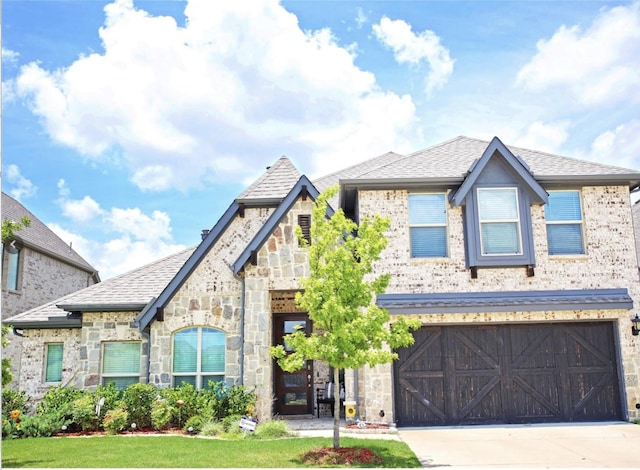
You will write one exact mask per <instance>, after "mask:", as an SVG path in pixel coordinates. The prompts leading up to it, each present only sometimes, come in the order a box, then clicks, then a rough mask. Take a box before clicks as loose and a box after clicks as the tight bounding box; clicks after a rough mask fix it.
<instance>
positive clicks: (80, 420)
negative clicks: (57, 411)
mask: <svg viewBox="0 0 640 470" xmlns="http://www.w3.org/2000/svg"><path fill="white" fill-rule="evenodd" d="M96 402H97V400H96V397H95V395H94V394H93V393H85V394H84V395H82V396H81V397H80V398H76V399H75V400H74V401H73V407H72V410H73V411H72V412H73V423H74V424H75V425H77V426H79V427H80V429H82V430H83V431H95V430H97V429H98V425H99V423H100V421H99V417H98V415H97V414H96Z"/></svg>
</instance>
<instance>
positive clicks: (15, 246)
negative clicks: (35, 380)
mask: <svg viewBox="0 0 640 470" xmlns="http://www.w3.org/2000/svg"><path fill="white" fill-rule="evenodd" d="M23 217H28V218H29V220H30V222H31V223H30V225H29V226H28V227H25V228H23V229H22V230H19V231H16V232H15V233H14V237H13V240H11V241H10V242H9V243H8V245H7V246H4V244H3V246H2V319H3V320H5V319H7V318H10V317H12V316H14V315H16V314H18V313H21V312H24V311H25V310H29V309H31V308H34V307H37V306H39V305H42V304H44V303H45V302H48V301H50V300H54V299H57V298H59V297H61V296H63V295H66V294H68V293H70V292H74V291H77V290H80V289H83V288H85V287H87V286H90V285H93V284H95V283H97V282H100V277H99V275H98V271H96V269H95V268H94V267H93V266H91V265H90V264H89V263H88V262H87V261H86V260H85V259H84V258H82V256H80V255H79V254H78V253H77V252H76V251H75V250H74V249H73V248H72V247H71V246H70V245H68V244H67V243H65V242H64V241H62V240H61V239H60V237H58V236H57V235H56V234H55V233H53V231H51V230H50V229H49V228H48V227H47V226H46V225H45V224H44V223H42V221H40V219H38V218H37V217H36V216H35V215H34V214H32V213H31V212H30V211H29V210H28V209H27V208H26V207H24V206H23V205H22V204H21V203H20V202H18V201H17V200H15V199H14V198H12V197H11V196H9V195H8V194H5V193H4V192H3V193H2V220H3V221H4V220H13V221H15V222H18V221H21V220H22V218H23ZM9 339H10V344H9V346H8V347H7V348H5V349H3V351H2V353H3V356H4V357H9V358H11V365H12V372H13V378H14V382H13V384H14V385H15V384H17V383H19V375H20V369H19V365H20V349H21V346H20V344H21V337H20V336H15V335H11V336H10V337H9Z"/></svg>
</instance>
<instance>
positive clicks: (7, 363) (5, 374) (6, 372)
mask: <svg viewBox="0 0 640 470" xmlns="http://www.w3.org/2000/svg"><path fill="white" fill-rule="evenodd" d="M8 334H9V325H2V349H4V348H6V347H7V346H9V339H8V338H7V335H8ZM2 355H3V356H4V353H3V354H2ZM12 380H13V374H12V373H11V359H9V358H7V357H3V358H2V388H3V389H4V387H6V386H7V385H9V384H10V383H11V381H12ZM3 409H4V408H3Z"/></svg>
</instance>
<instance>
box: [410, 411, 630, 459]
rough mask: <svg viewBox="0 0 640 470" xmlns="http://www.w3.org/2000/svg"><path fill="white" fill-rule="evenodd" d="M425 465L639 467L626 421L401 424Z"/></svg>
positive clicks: (413, 448) (411, 445) (412, 446)
mask: <svg viewBox="0 0 640 470" xmlns="http://www.w3.org/2000/svg"><path fill="white" fill-rule="evenodd" d="M399 435H400V439H402V440H403V441H404V442H406V443H407V445H409V447H411V449H412V450H413V451H414V452H415V454H416V455H417V456H418V458H419V459H420V462H422V465H423V466H424V467H432V468H436V467H459V468H464V467H470V468H479V467H484V468H640V426H639V425H637V424H629V423H620V422H615V423H589V424H557V425H505V426H470V427H442V428H439V427H434V428H419V429H418V428H400V429H399Z"/></svg>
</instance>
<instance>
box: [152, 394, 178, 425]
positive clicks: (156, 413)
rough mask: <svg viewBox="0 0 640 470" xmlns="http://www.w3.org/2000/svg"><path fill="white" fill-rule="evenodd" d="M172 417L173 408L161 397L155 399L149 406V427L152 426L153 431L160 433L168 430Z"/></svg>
mask: <svg viewBox="0 0 640 470" xmlns="http://www.w3.org/2000/svg"><path fill="white" fill-rule="evenodd" d="M172 416H173V407H172V406H171V405H170V404H169V402H168V401H167V400H166V399H164V398H162V397H158V398H156V400H155V401H154V402H153V404H152V405H151V425H152V426H153V429H156V430H158V431H160V430H162V429H166V428H168V427H169V424H170V423H171V418H172Z"/></svg>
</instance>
